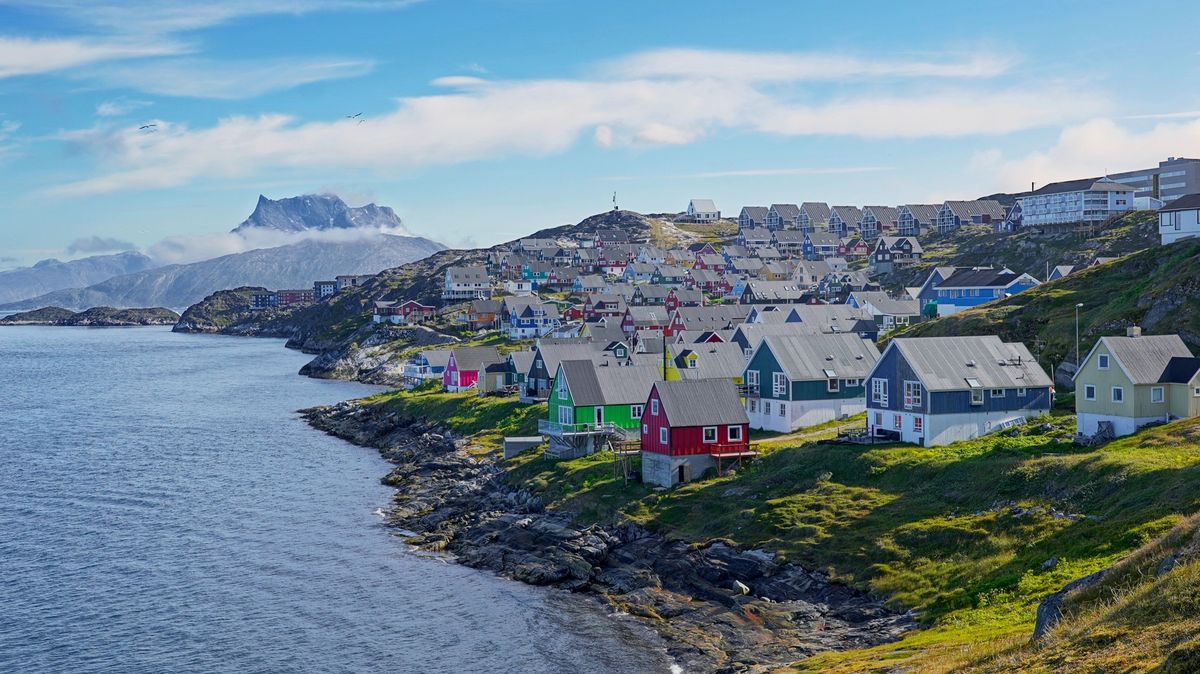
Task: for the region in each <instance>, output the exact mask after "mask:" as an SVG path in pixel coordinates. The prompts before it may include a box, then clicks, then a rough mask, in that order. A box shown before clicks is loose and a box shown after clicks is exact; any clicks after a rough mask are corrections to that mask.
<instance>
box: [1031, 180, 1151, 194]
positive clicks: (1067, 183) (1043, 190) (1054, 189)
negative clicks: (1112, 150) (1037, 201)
mask: <svg viewBox="0 0 1200 674" xmlns="http://www.w3.org/2000/svg"><path fill="white" fill-rule="evenodd" d="M1088 190H1099V191H1105V192H1133V191H1135V190H1136V188H1135V187H1134V186H1133V185H1126V184H1125V183H1119V182H1117V181H1115V180H1109V179H1108V178H1103V177H1101V178H1080V179H1078V180H1064V181H1061V182H1057V183H1049V184H1047V185H1042V186H1041V187H1039V188H1038V189H1036V190H1034V191H1032V192H1030V193H1029V194H1027V195H1025V196H1042V195H1045V194H1063V193H1066V192H1084V191H1088Z"/></svg>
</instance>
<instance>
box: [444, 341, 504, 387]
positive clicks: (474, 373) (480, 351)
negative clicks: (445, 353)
mask: <svg viewBox="0 0 1200 674" xmlns="http://www.w3.org/2000/svg"><path fill="white" fill-rule="evenodd" d="M503 361H504V359H503V358H501V357H500V352H499V351H496V349H495V347H491V346H467V347H460V348H457V349H451V350H450V359H449V360H448V361H447V362H446V369H445V370H444V371H443V372H442V388H443V389H445V390H446V391H449V392H451V393H458V392H459V391H466V390H468V389H472V388H475V386H476V385H477V384H478V383H479V375H480V373H482V372H483V370H484V369H485V368H486V367H487V366H488V365H492V364H495V363H500V362H503Z"/></svg>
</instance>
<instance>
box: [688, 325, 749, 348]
mask: <svg viewBox="0 0 1200 674" xmlns="http://www.w3.org/2000/svg"><path fill="white" fill-rule="evenodd" d="M743 325H745V324H744V323H743ZM713 335H716V336H717V337H720V338H721V341H722V342H728V341H729V340H730V338H732V337H733V330H678V331H676V332H675V334H673V335H672V336H671V339H673V340H675V343H676V344H695V343H697V342H700V341H702V340H706V339H708V338H710V337H712V336H713Z"/></svg>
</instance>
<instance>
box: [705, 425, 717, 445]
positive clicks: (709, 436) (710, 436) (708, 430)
mask: <svg viewBox="0 0 1200 674" xmlns="http://www.w3.org/2000/svg"><path fill="white" fill-rule="evenodd" d="M704 441H705V442H716V441H717V427H716V426H705V427H704Z"/></svg>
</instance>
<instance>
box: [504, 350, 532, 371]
mask: <svg viewBox="0 0 1200 674" xmlns="http://www.w3.org/2000/svg"><path fill="white" fill-rule="evenodd" d="M508 359H509V360H511V361H512V364H513V369H514V370H516V371H517V372H529V368H530V367H532V366H533V352H532V351H529V350H528V349H522V350H521V351H513V352H512V353H510V354H508Z"/></svg>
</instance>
